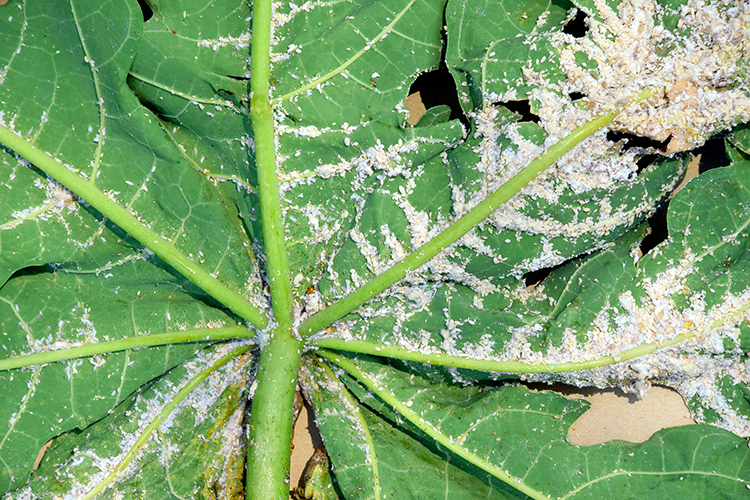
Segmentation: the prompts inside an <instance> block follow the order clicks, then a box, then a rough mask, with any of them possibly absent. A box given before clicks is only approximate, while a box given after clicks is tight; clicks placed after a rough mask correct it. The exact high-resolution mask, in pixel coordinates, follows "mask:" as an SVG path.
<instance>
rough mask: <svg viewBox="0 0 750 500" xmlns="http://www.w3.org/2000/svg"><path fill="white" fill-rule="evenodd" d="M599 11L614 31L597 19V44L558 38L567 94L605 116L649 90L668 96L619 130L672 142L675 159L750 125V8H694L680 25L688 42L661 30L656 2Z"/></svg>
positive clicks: (631, 1) (600, 3) (621, 121)
mask: <svg viewBox="0 0 750 500" xmlns="http://www.w3.org/2000/svg"><path fill="white" fill-rule="evenodd" d="M594 3H595V6H596V8H597V10H598V12H599V15H600V16H601V17H602V18H603V19H604V21H605V23H606V25H605V24H600V23H598V22H596V20H594V19H592V20H591V26H590V37H591V39H590V40H589V39H588V38H583V39H573V37H571V36H570V35H565V34H562V33H560V34H558V35H557V36H556V37H553V43H556V45H558V48H559V49H560V52H561V58H560V61H561V63H562V66H563V69H564V71H565V73H566V75H567V76H568V78H569V79H568V81H567V82H566V83H565V89H564V90H565V91H566V92H571V91H575V92H582V93H584V94H586V96H587V99H588V101H589V103H590V105H591V107H592V108H593V109H594V110H595V111H596V112H599V110H602V109H607V107H608V106H610V105H611V103H616V102H622V101H623V99H628V98H631V97H632V96H633V95H636V94H637V93H638V92H639V91H640V90H642V89H645V88H649V87H652V88H657V89H660V92H659V95H657V96H656V98H654V99H651V100H650V101H649V105H648V106H641V107H639V108H638V109H637V110H635V111H633V112H630V113H624V114H622V115H621V116H619V117H618V118H617V119H616V121H615V124H616V126H617V128H619V129H620V130H622V131H627V132H631V133H634V134H637V135H641V136H647V137H650V138H652V139H654V140H658V141H663V140H665V139H667V137H669V136H670V134H671V135H672V140H671V142H670V143H669V145H668V149H667V152H669V153H673V152H677V151H685V150H689V149H692V148H694V147H696V146H699V145H700V144H701V143H702V142H703V141H705V139H706V138H707V137H709V136H710V135H711V134H713V133H715V132H716V131H719V130H721V129H723V128H727V127H730V126H732V125H733V124H735V123H737V122H738V121H746V120H747V119H749V118H750V97H749V96H748V88H747V83H746V82H742V81H740V80H739V78H740V76H739V74H738V73H737V68H738V66H739V63H741V62H742V60H743V58H746V57H747V54H748V51H750V30H748V29H747V26H748V25H749V24H750V6H749V5H748V3H747V2H744V1H732V0H725V1H718V2H711V3H710V4H708V5H707V2H704V1H702V0H690V1H689V2H687V4H686V5H685V6H682V7H681V9H680V14H681V18H680V21H679V24H678V31H689V34H687V35H680V34H675V33H672V32H669V31H668V30H666V29H664V28H663V27H662V26H661V25H659V24H657V23H656V22H655V19H656V17H657V15H658V14H661V13H662V10H663V9H662V8H661V7H660V6H659V5H658V4H657V3H656V1H655V0H624V1H623V2H622V3H621V4H620V5H619V7H618V12H614V11H612V10H611V9H610V8H609V7H608V5H607V4H606V2H605V1H604V0H596V1H595V2H594ZM575 52H583V53H584V54H586V55H588V57H589V58H590V59H591V60H593V61H596V64H597V73H598V78H596V79H594V78H593V77H591V75H590V74H589V73H588V72H587V71H586V69H585V68H582V67H580V66H579V65H578V64H577V63H576V61H575V56H574V54H575ZM665 52H666V54H665Z"/></svg>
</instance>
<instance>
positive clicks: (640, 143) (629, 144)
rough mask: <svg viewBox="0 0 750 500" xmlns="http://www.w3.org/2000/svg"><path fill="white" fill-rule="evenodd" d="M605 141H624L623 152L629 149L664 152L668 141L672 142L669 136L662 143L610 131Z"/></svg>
mask: <svg viewBox="0 0 750 500" xmlns="http://www.w3.org/2000/svg"><path fill="white" fill-rule="evenodd" d="M607 140H610V141H612V142H619V141H625V145H624V146H623V150H627V149H630V148H640V149H651V150H655V151H666V149H667V146H668V145H669V141H671V140H672V136H671V135H670V136H669V137H667V138H666V139H664V140H663V141H655V140H653V139H649V138H648V137H641V136H639V135H634V134H628V133H626V132H614V131H612V130H610V131H609V132H607Z"/></svg>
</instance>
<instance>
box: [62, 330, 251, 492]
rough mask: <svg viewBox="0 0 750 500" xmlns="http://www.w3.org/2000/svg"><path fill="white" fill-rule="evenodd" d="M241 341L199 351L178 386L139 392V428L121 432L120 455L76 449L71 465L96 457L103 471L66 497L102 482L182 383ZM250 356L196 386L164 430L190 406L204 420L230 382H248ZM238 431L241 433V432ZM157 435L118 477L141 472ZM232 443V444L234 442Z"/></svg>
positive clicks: (163, 425) (136, 409) (164, 424)
mask: <svg viewBox="0 0 750 500" xmlns="http://www.w3.org/2000/svg"><path fill="white" fill-rule="evenodd" d="M237 345H239V344H238V343H227V344H224V345H221V346H218V347H217V348H216V349H215V350H213V351H212V352H210V353H206V352H205V351H203V352H201V353H199V354H198V355H196V358H195V359H194V360H193V361H190V362H188V363H186V364H185V365H184V366H185V368H186V369H187V374H186V375H185V376H184V377H183V378H182V380H181V382H180V384H179V385H177V386H175V385H173V384H172V383H171V382H169V381H167V380H164V381H162V382H160V384H161V385H163V386H164V387H165V388H166V389H167V391H166V392H159V391H158V390H156V388H154V389H153V392H154V395H153V397H152V398H150V399H147V398H145V397H144V396H142V395H138V396H136V402H135V405H134V406H135V407H134V410H133V411H134V412H137V413H138V415H139V419H138V430H137V431H135V432H133V433H126V432H121V434H120V442H119V443H118V447H119V448H120V450H121V451H120V453H118V454H116V455H113V456H109V457H99V456H98V455H97V454H96V453H94V452H93V451H92V450H80V451H78V453H75V454H74V455H73V457H72V458H71V460H72V462H71V463H70V464H69V468H75V466H76V464H80V463H82V462H83V461H84V459H85V458H90V459H91V460H92V464H91V465H92V466H93V467H94V468H96V469H98V470H99V471H100V472H98V473H95V474H91V475H89V476H88V477H87V478H86V479H87V483H85V484H82V483H78V482H74V483H73V484H72V486H71V487H70V488H69V490H68V493H67V494H66V496H64V497H63V498H66V499H68V498H69V499H71V500H72V499H76V498H80V497H81V496H83V495H84V494H85V493H87V492H88V491H90V490H91V489H92V488H93V487H95V486H96V485H98V484H100V483H101V482H102V481H103V480H104V479H105V478H106V477H107V476H108V475H109V474H110V473H111V471H113V470H114V469H115V468H116V467H117V466H118V465H119V464H120V463H121V461H122V460H123V458H124V457H125V455H126V454H127V453H128V452H129V451H130V450H131V449H132V447H133V445H134V444H135V442H136V440H137V439H138V437H139V436H140V435H141V434H142V433H143V432H144V431H145V430H146V427H147V426H148V425H149V424H151V422H152V421H153V420H154V419H155V418H156V417H157V416H158V415H159V413H160V412H161V411H162V410H163V409H164V406H165V405H166V404H167V403H168V402H169V401H170V400H171V399H172V398H173V397H174V396H175V395H176V394H177V392H178V391H179V390H180V389H181V388H182V387H184V386H185V385H186V384H187V383H188V382H189V381H190V380H191V379H193V378H194V376H195V375H196V374H197V373H199V372H200V371H202V370H204V369H205V368H207V367H208V366H209V365H211V364H212V363H214V362H216V361H217V360H218V359H219V358H220V357H221V356H223V355H224V354H226V353H228V352H229V351H230V350H232V349H233V348H235V347H237ZM246 356H247V355H245V357H241V358H236V359H234V360H232V361H230V362H229V363H228V364H227V365H225V366H224V367H222V369H221V370H216V371H214V372H212V373H211V374H210V375H209V377H208V378H207V379H206V381H204V382H203V383H202V384H201V385H200V386H199V387H198V388H196V389H195V390H194V391H193V392H191V393H190V394H189V395H188V396H187V397H186V398H185V399H184V400H183V401H181V402H180V404H179V405H178V406H177V408H176V409H175V410H174V411H173V412H172V413H171V414H170V415H169V416H168V417H167V418H166V419H165V420H164V421H163V422H162V423H161V424H160V427H159V428H160V430H161V431H162V432H163V433H165V434H167V435H168V434H169V433H170V429H171V427H172V426H173V421H174V417H175V416H176V415H177V414H179V413H180V412H181V411H182V410H183V409H185V408H188V407H190V408H192V409H194V410H195V411H196V422H195V425H196V426H197V425H199V424H200V423H201V422H202V420H204V419H205V418H207V417H208V416H209V412H210V410H211V408H212V406H213V405H214V404H215V403H216V400H217V399H218V397H219V396H220V395H221V393H222V392H223V391H224V389H225V388H226V387H228V386H229V385H230V384H239V383H242V384H243V385H244V384H246V382H247V377H248V373H249V372H248V370H247V369H245V367H244V366H241V365H243V364H244V363H247V360H246ZM243 359H244V361H243ZM240 413H241V412H240ZM237 428H239V425H238V426H237ZM238 435H240V434H239V433H238ZM155 439H157V438H156V437H155V435H154V434H152V435H151V436H150V437H149V439H148V441H147V443H146V445H145V446H143V447H141V448H140V449H139V450H138V452H137V453H136V455H135V459H134V460H133V461H131V462H130V464H129V465H128V467H127V468H126V469H125V470H124V471H122V472H121V473H120V474H118V477H117V479H116V481H117V480H122V479H123V478H127V477H129V476H131V475H132V474H133V473H135V472H137V470H138V459H139V458H141V457H142V456H143V454H144V453H145V452H146V449H147V448H148V446H149V443H152V442H154V440H155ZM229 444H230V445H231V443H229ZM162 445H163V443H160V446H162ZM168 457H169V453H161V454H160V458H161V460H162V461H164V460H167V458H168ZM162 465H164V466H165V467H166V466H167V465H168V464H167V463H166V462H162ZM65 470H66V469H65V468H61V469H60V472H59V474H64V473H65Z"/></svg>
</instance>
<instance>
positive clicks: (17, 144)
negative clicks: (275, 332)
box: [0, 125, 268, 329]
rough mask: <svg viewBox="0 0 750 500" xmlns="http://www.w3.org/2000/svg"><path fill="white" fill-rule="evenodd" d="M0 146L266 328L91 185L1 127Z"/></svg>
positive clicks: (253, 310) (242, 302)
mask: <svg viewBox="0 0 750 500" xmlns="http://www.w3.org/2000/svg"><path fill="white" fill-rule="evenodd" d="M0 143H2V144H5V145H6V146H7V147H8V148H10V149H11V150H13V151H15V152H16V153H18V154H19V155H21V156H23V157H24V158H26V159H27V160H28V161H30V162H31V163H32V164H34V166H36V167H37V168H39V169H40V170H42V171H43V172H44V173H46V174H47V175H49V176H50V177H52V178H53V179H55V180H56V181H57V182H59V183H60V184H62V185H63V186H65V187H66V188H68V189H69V190H71V191H72V192H73V193H75V194H76V195H77V196H79V197H80V198H81V199H83V200H85V201H86V203H88V204H89V205H91V206H92V207H93V208H95V209H96V210H98V211H99V212H100V213H101V214H102V215H103V216H105V217H107V218H108V219H109V220H111V221H112V222H113V223H115V224H117V225H118V226H119V227H120V228H122V229H123V230H124V231H126V232H127V233H128V234H130V235H131V236H132V237H133V238H135V239H136V240H138V241H139V242H141V244H143V246H145V247H146V248H148V249H150V250H151V251H152V252H154V253H155V254H156V255H158V256H159V257H160V258H161V259H162V260H163V261H164V262H166V263H167V264H169V265H170V266H172V267H173V268H175V269H176V270H177V271H178V272H179V273H180V274H182V275H183V276H185V277H186V278H187V279H189V280H190V281H192V282H193V283H195V284H196V285H198V287H200V288H201V289H202V290H204V291H205V292H206V293H208V294H209V295H211V296H212V297H213V298H215V299H216V300H218V301H219V302H221V303H222V304H223V305H224V306H226V307H227V308H229V309H230V310H232V312H234V313H236V314H237V315H239V316H240V317H241V318H243V319H245V320H246V321H248V322H249V323H250V324H251V325H253V326H255V327H256V328H259V329H262V328H265V327H266V325H267V324H268V319H267V318H266V317H265V315H264V314H263V313H262V312H261V311H260V310H259V309H258V308H257V307H255V306H253V305H252V304H251V303H250V302H248V301H247V299H245V297H243V296H242V295H241V294H239V293H238V292H236V291H234V290H232V289H231V288H229V287H228V286H227V285H226V284H225V283H224V282H223V281H221V280H220V279H218V278H215V277H213V276H212V275H211V273H209V272H208V271H207V270H206V269H204V268H203V267H202V266H201V265H199V264H198V263H197V262H194V261H192V260H190V259H189V258H188V256H187V255H185V254H184V253H183V252H182V251H181V250H179V249H178V248H177V246H176V245H174V244H173V243H171V242H169V241H167V240H166V239H164V238H163V237H162V236H160V235H158V234H156V233H155V232H154V231H152V230H151V229H149V228H147V227H146V226H145V225H144V224H143V223H142V222H141V221H139V220H138V218H137V217H135V216H134V215H133V214H131V213H130V211H129V210H128V209H127V208H125V207H123V206H120V205H118V204H117V203H115V202H114V201H112V200H111V199H110V198H108V197H107V196H106V195H105V194H104V193H103V192H102V191H101V190H99V189H98V188H97V187H96V186H94V185H93V184H92V183H90V182H89V181H87V180H86V179H84V178H83V177H81V176H80V175H78V174H77V173H76V172H74V171H73V170H70V169H69V168H68V167H66V166H64V165H61V164H60V163H57V162H56V161H55V159H54V158H52V157H51V156H49V155H48V154H47V153H45V152H43V151H40V150H38V149H36V148H35V147H34V146H33V145H32V144H31V143H30V142H29V141H27V140H26V139H24V138H23V137H21V136H19V135H16V134H15V133H14V132H13V131H12V130H10V129H9V128H7V127H5V126H2V125H0Z"/></svg>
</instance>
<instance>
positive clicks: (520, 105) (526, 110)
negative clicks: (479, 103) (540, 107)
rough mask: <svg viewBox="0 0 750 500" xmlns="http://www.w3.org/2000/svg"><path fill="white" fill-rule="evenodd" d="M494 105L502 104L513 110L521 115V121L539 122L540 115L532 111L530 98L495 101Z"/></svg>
mask: <svg viewBox="0 0 750 500" xmlns="http://www.w3.org/2000/svg"><path fill="white" fill-rule="evenodd" d="M494 105H495V106H502V107H504V108H505V109H507V110H508V111H512V112H513V113H515V114H517V115H520V116H521V119H520V120H519V121H520V122H532V123H539V117H538V116H537V115H536V114H534V113H533V112H532V111H531V104H530V103H529V100H528V99H523V100H520V101H506V102H496V103H494Z"/></svg>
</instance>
